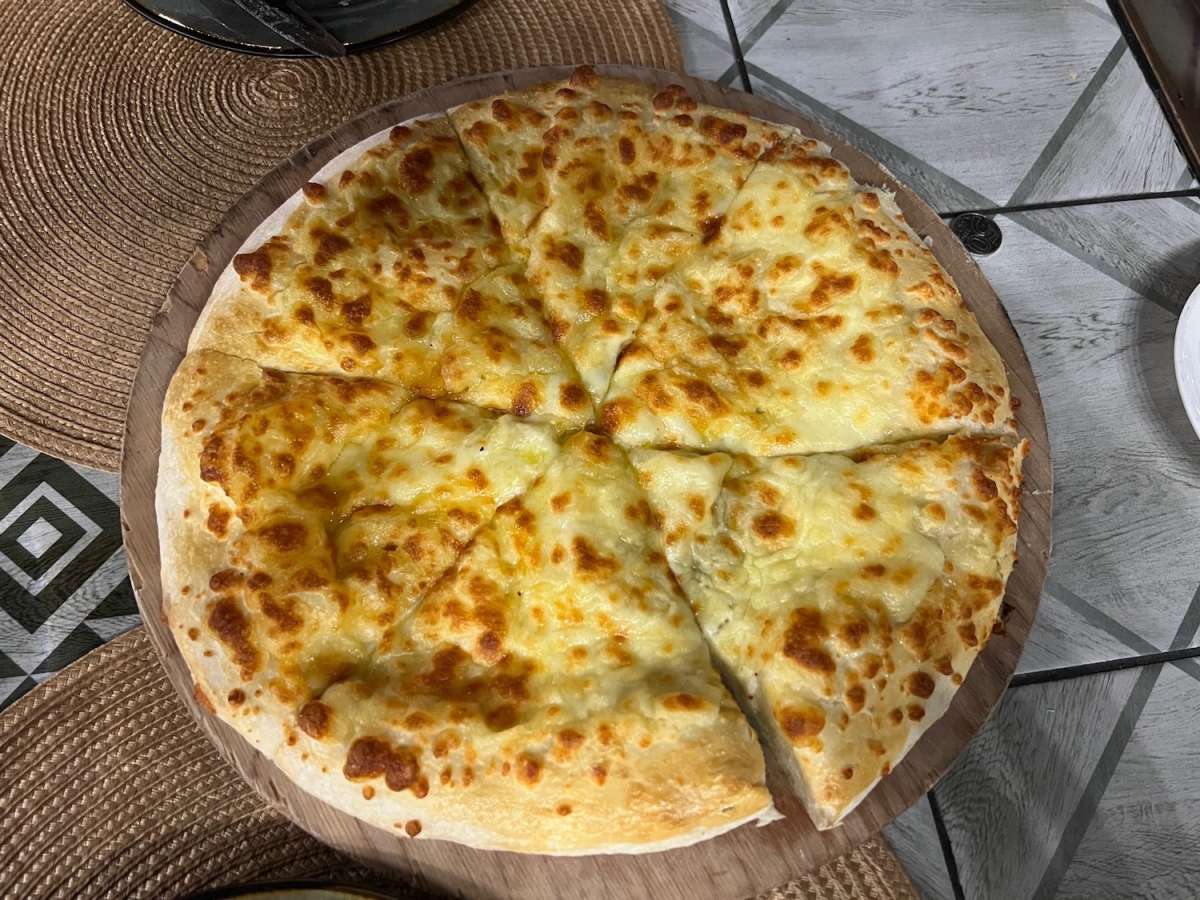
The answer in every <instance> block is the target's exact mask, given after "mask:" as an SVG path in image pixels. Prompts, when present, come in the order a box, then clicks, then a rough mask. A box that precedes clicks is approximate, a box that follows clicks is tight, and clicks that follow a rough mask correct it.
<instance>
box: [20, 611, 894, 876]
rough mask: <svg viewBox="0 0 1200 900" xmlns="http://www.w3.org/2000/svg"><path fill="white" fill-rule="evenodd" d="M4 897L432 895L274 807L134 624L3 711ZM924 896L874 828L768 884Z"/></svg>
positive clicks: (143, 633) (141, 630) (142, 632)
mask: <svg viewBox="0 0 1200 900" xmlns="http://www.w3.org/2000/svg"><path fill="white" fill-rule="evenodd" d="M0 809H2V810H4V815H3V817H0V897H21V898H26V900H35V898H44V897H62V898H67V897H71V898H75V897H79V898H92V897H121V898H125V897H178V896H182V895H185V894H189V893H192V892H195V891H198V890H202V889H207V888H214V887H221V886H226V885H234V884H244V883H248V882H256V881H270V880H283V879H307V878H320V879H334V880H337V881H339V882H341V883H345V884H358V885H363V886H371V887H373V888H375V889H376V890H382V891H386V892H388V893H390V894H394V895H395V896H397V897H406V898H407V897H420V896H428V895H427V894H424V893H419V892H416V891H415V890H414V889H413V888H411V887H409V888H406V887H405V886H404V885H402V884H400V883H397V882H395V881H394V880H393V879H391V878H389V877H388V875H387V874H385V873H380V872H375V871H371V870H369V869H367V868H365V867H363V866H362V865H360V864H359V863H357V862H355V861H354V860H351V859H349V858H348V857H345V856H342V855H341V854H339V853H337V852H335V851H333V850H331V849H329V848H328V847H325V846H324V845H322V844H320V843H318V842H317V841H316V840H315V839H314V838H312V837H310V836H309V835H307V834H305V833H304V832H303V831H301V830H300V829H299V828H297V827H296V826H295V825H293V824H291V823H290V822H289V821H288V820H286V819H285V818H283V817H282V816H281V815H280V814H278V813H276V812H274V811H273V810H271V809H270V808H269V807H268V806H267V804H266V801H264V800H263V799H262V798H261V797H259V795H258V794H256V793H255V792H254V791H252V790H251V789H250V788H249V787H248V786H247V785H245V784H244V783H243V782H242V781H241V779H239V778H238V776H237V774H236V773H235V772H234V770H233V769H232V768H231V767H230V766H229V765H228V764H227V763H226V762H224V760H222V759H221V757H220V755H219V754H218V753H217V750H216V749H215V748H214V747H213V745H212V744H211V743H210V742H209V741H208V739H207V738H205V737H204V735H203V734H202V733H201V731H200V729H199V727H198V726H197V725H196V723H195V721H194V720H193V719H192V717H191V715H190V714H189V713H188V711H187V707H186V706H184V704H183V703H182V701H181V700H180V699H179V698H178V696H177V695H176V694H175V691H174V690H173V689H172V687H171V685H170V682H168V680H167V677H166V675H165V674H164V672H163V670H162V667H161V666H160V665H159V663H158V659H157V658H156V657H155V655H154V651H153V649H152V648H151V646H150V641H149V639H148V638H147V637H146V633H145V631H144V630H143V629H141V628H138V629H136V630H135V631H132V632H130V633H129V634H127V635H124V636H123V637H120V638H117V639H116V640H114V641H112V642H111V643H109V644H107V645H105V646H104V647H101V648H100V649H98V650H96V651H94V652H92V653H89V654H88V655H87V656H85V657H83V658H82V659H81V660H79V661H78V662H76V663H75V664H74V665H72V666H71V667H70V668H68V669H66V670H65V671H63V672H62V673H60V674H59V675H58V676H56V677H55V678H53V679H51V680H50V681H48V682H47V683H46V684H44V685H43V686H42V687H40V688H38V689H36V690H34V691H31V692H30V693H29V694H27V695H26V696H25V697H23V698H22V699H21V700H19V701H18V702H17V703H16V704H14V705H13V707H12V708H11V709H9V710H7V711H6V712H5V713H4V715H2V716H0ZM866 898H870V900H916V894H915V893H914V892H913V890H912V887H911V885H910V883H909V881H908V878H907V877H906V876H905V874H904V872H903V870H902V869H901V868H900V865H899V863H898V862H897V861H896V858H895V857H894V856H893V855H892V853H891V851H889V850H888V849H887V847H886V846H884V844H883V843H882V842H881V841H879V840H875V841H870V842H868V843H866V844H863V845H862V846H861V847H860V848H858V849H857V850H855V851H854V852H853V853H849V854H847V855H845V856H842V857H839V858H838V859H835V860H833V861H832V862H830V863H827V864H826V865H825V866H823V867H822V868H820V869H818V870H816V871H815V872H812V873H809V874H807V875H804V876H802V877H800V878H798V879H797V880H795V881H792V882H789V883H788V884H786V885H784V886H782V887H779V888H776V889H775V890H773V891H769V892H768V893H766V894H763V895H761V897H760V900H866Z"/></svg>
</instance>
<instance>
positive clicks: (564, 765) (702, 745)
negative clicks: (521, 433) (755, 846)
mask: <svg viewBox="0 0 1200 900" xmlns="http://www.w3.org/2000/svg"><path fill="white" fill-rule="evenodd" d="M315 723H319V727H317V725H316V724H315ZM297 728H298V734H299V735H300V740H299V742H298V744H297V745H296V746H295V747H294V748H291V749H290V750H289V749H284V750H283V751H282V753H281V756H280V758H279V762H280V765H282V766H283V767H284V769H285V770H286V771H289V772H291V773H293V777H296V778H298V779H302V778H303V776H304V773H305V772H306V771H309V770H310V769H311V767H312V766H313V765H320V766H323V767H325V768H326V769H328V770H329V771H331V772H336V773H338V774H337V775H336V776H335V777H334V778H333V779H331V780H317V782H316V783H315V784H314V787H315V789H316V790H318V791H320V792H322V793H321V796H323V798H324V799H326V800H328V801H329V802H331V803H333V804H335V805H337V806H339V807H341V808H342V809H345V810H347V811H348V812H351V813H352V814H354V815H356V816H358V817H360V818H363V819H366V820H368V821H371V822H375V823H377V824H382V825H384V827H395V828H397V829H402V830H403V831H404V832H405V833H407V834H410V835H415V834H420V835H422V836H424V837H431V838H440V839H451V840H455V841H458V842H461V843H466V844H469V845H472V846H476V847H485V848H492V849H504V850H517V851H528V852H539V853H556V854H581V853H604V852H646V851H650V850H655V849H664V848H666V847H671V846H679V845H683V844H688V843H692V842H695V841H698V840H701V839H704V838H706V837H709V836H712V835H714V834H717V833H720V832H723V831H726V830H728V829H730V828H733V827H735V826H737V825H739V824H741V823H743V822H747V821H751V820H755V819H766V818H770V817H771V816H772V806H771V800H770V796H769V794H768V793H767V790H766V788H765V786H764V784H763V779H764V769H763V760H762V754H761V751H760V750H759V747H758V743H757V741H756V738H755V736H754V733H753V732H752V731H751V729H750V727H749V725H748V724H747V722H746V720H745V719H744V718H743V716H742V714H741V713H740V712H739V710H738V708H737V706H736V704H735V703H734V701H733V700H732V698H731V697H730V696H729V694H728V693H727V692H726V690H725V688H724V687H723V686H722V683H721V679H720V678H719V677H718V675H717V673H716V671H715V670H714V669H713V667H712V663H711V661H710V657H709V653H708V649H707V647H706V645H705V643H704V640H703V638H702V636H701V634H700V631H699V629H698V628H697V626H696V623H695V620H694V618H693V616H692V614H691V611H690V610H689V609H688V606H687V603H686V601H685V599H684V598H683V596H682V595H681V594H680V593H679V590H678V588H677V586H676V585H675V583H674V581H673V579H672V578H671V575H670V572H669V570H668V568H667V565H666V561H665V559H664V557H663V555H662V552H661V544H660V542H659V540H658V537H657V534H656V532H655V530H654V528H653V525H652V520H651V514H650V510H649V508H648V507H647V505H646V500H645V496H644V494H643V493H642V491H641V490H640V488H639V487H638V485H637V481H636V478H635V475H634V473H633V471H632V469H631V468H630V466H629V463H628V461H627V460H626V458H625V455H624V453H623V451H621V450H620V449H619V448H618V447H617V446H616V445H614V444H612V443H611V442H610V441H609V440H608V439H607V438H604V437H601V436H598V435H593V434H588V433H585V432H580V433H578V434H576V435H574V436H573V437H571V438H569V439H568V440H567V441H566V442H565V444H564V446H563V449H562V453H561V454H560V455H559V456H558V457H557V459H556V460H555V461H554V462H553V463H552V464H551V465H550V467H549V469H547V471H546V472H545V474H544V476H542V477H540V478H538V479H536V480H535V481H534V482H533V483H532V485H531V487H530V489H529V490H528V491H527V492H526V493H524V494H523V495H521V496H520V497H518V498H515V499H513V500H511V501H510V502H509V503H507V504H506V505H504V506H503V507H501V508H500V510H499V511H498V512H497V514H496V516H495V518H494V519H493V520H492V521H491V522H490V523H489V524H487V525H485V526H484V527H483V528H482V529H481V530H480V531H479V532H478V533H477V534H476V536H475V538H474V540H473V541H472V542H471V544H470V546H469V547H468V548H467V550H466V552H465V553H464V554H463V556H462V557H461V559H460V560H459V561H458V563H457V565H456V566H455V568H454V569H453V571H451V572H450V573H448V574H447V575H446V577H445V578H443V579H442V580H441V581H440V582H439V583H438V584H437V585H436V586H435V587H434V588H433V589H432V590H431V591H430V592H429V593H428V594H427V596H426V597H425V599H424V600H423V601H422V602H421V604H420V606H419V607H418V608H417V609H416V611H415V612H414V614H413V616H412V617H411V619H410V620H409V621H408V622H407V623H405V625H404V627H402V628H400V629H398V637H397V640H396V642H395V645H394V646H393V647H392V648H390V650H389V652H388V653H385V654H382V655H380V656H379V657H377V658H376V659H375V660H374V661H373V662H372V665H371V667H370V669H369V670H368V671H366V672H364V673H363V674H362V675H361V676H360V677H358V678H353V679H348V680H346V681H344V682H341V683H338V684H336V685H334V686H332V687H331V688H330V689H329V690H327V691H326V692H325V693H324V694H323V695H322V696H321V697H320V699H319V700H318V701H315V702H314V704H312V705H310V706H309V707H306V710H305V711H302V712H301V717H300V720H299V722H298V726H297ZM305 783H309V782H308V781H307V779H305Z"/></svg>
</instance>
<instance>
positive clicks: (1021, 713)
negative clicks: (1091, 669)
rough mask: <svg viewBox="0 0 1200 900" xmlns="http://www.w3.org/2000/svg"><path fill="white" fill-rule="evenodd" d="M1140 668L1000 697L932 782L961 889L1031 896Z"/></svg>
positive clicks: (1001, 897) (1015, 898)
mask: <svg viewBox="0 0 1200 900" xmlns="http://www.w3.org/2000/svg"><path fill="white" fill-rule="evenodd" d="M1141 671H1142V670H1138V669H1133V670H1125V671H1121V672H1111V673H1105V674H1102V675H1092V676H1088V677H1085V678H1073V679H1069V680H1065V681H1057V682H1052V683H1049V684H1041V685H1030V686H1027V687H1021V688H1015V689H1012V690H1009V691H1008V692H1007V693H1006V694H1005V695H1004V698H1003V700H1002V701H1001V703H1000V706H999V708H998V709H997V710H996V712H995V713H994V714H993V715H992V717H991V719H989V720H988V722H987V724H986V725H985V726H984V727H983V730H982V731H981V732H980V733H979V734H978V735H977V736H976V737H975V739H974V740H973V741H972V742H971V744H970V745H969V746H968V748H967V750H966V751H965V752H964V753H963V755H962V756H961V757H959V759H958V761H957V762H956V763H955V764H954V766H953V768H952V769H951V770H950V772H949V773H948V774H947V775H946V777H944V778H943V779H942V780H941V782H940V783H939V784H938V786H937V788H936V789H935V794H936V796H937V799H938V803H939V805H940V807H941V812H942V816H943V818H944V821H945V823H946V831H947V834H948V835H949V838H950V844H951V846H952V847H953V850H954V857H955V861H956V863H957V865H958V873H959V879H960V881H961V884H962V886H963V891H964V894H965V896H967V897H969V898H971V900H1025V898H1029V897H1032V896H1034V893H1035V891H1036V890H1037V888H1038V886H1039V884H1040V883H1041V881H1042V877H1043V873H1044V872H1045V869H1046V867H1047V866H1048V865H1049V864H1050V863H1051V862H1052V860H1053V859H1054V855H1055V851H1056V849H1057V847H1058V846H1059V843H1060V839H1061V838H1062V835H1063V832H1064V831H1065V830H1067V829H1068V828H1069V826H1070V825H1071V823H1072V820H1073V818H1074V817H1075V815H1076V810H1077V809H1078V808H1079V806H1080V801H1081V800H1083V799H1085V796H1086V792H1087V789H1088V785H1089V782H1090V781H1091V777H1092V773H1093V770H1094V769H1095V767H1096V765H1097V763H1098V762H1099V761H1100V760H1101V758H1102V757H1103V756H1104V751H1105V748H1106V747H1107V746H1108V745H1109V743H1110V739H1111V736H1112V735H1113V733H1114V730H1115V729H1116V728H1117V727H1118V725H1119V724H1120V722H1121V718H1122V710H1123V709H1124V708H1125V705H1126V700H1127V699H1128V698H1129V697H1130V695H1131V693H1132V692H1133V689H1134V687H1135V685H1136V684H1137V683H1138V678H1139V672H1141Z"/></svg>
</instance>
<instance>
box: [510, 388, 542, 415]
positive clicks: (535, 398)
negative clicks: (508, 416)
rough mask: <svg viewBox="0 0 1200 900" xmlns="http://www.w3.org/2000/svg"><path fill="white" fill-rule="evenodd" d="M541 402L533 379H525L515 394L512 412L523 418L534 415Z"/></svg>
mask: <svg viewBox="0 0 1200 900" xmlns="http://www.w3.org/2000/svg"><path fill="white" fill-rule="evenodd" d="M540 402H541V398H540V397H539V395H538V389H537V385H536V384H534V383H533V382H532V381H523V382H521V384H520V386H518V388H517V391H516V393H515V394H513V399H512V407H511V409H512V414H513V415H514V416H520V417H521V418H525V417H526V416H530V415H533V413H534V411H535V410H537V408H538V405H539V403H540Z"/></svg>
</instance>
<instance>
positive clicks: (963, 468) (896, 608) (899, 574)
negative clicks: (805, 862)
mask: <svg viewBox="0 0 1200 900" xmlns="http://www.w3.org/2000/svg"><path fill="white" fill-rule="evenodd" d="M1024 452H1025V445H1024V444H1021V445H1018V446H1016V447H1014V446H1010V445H1008V444H1005V443H998V442H992V441H988V440H985V439H980V438H975V437H962V436H955V437H951V438H949V439H947V440H945V441H942V442H934V441H924V442H917V443H911V444H906V445H898V446H893V447H885V448H880V449H876V450H868V451H862V452H860V453H857V454H854V455H851V456H842V455H834V454H820V455H814V456H789V457H781V458H775V459H751V458H749V457H730V456H727V455H724V454H712V455H707V456H701V455H690V454H683V453H677V452H673V451H656V450H639V451H634V452H633V460H634V463H635V465H636V466H637V468H638V470H639V474H640V478H641V481H642V483H643V485H644V486H645V487H646V489H647V491H648V494H649V497H650V500H651V505H652V506H653V507H654V509H655V512H656V515H657V516H658V517H659V521H660V522H661V524H662V529H663V533H664V536H665V537H664V540H665V542H666V546H667V555H668V557H669V558H670V560H671V564H672V567H673V569H674V571H675V572H676V573H677V575H678V577H679V580H680V582H681V583H682V584H683V586H684V588H685V590H686V591H687V594H688V596H689V598H690V600H691V603H692V605H693V607H694V608H695V610H696V613H697V616H698V618H699V620H700V624H701V626H702V628H703V629H704V631H705V633H706V635H707V636H708V638H709V640H710V641H711V643H712V646H713V648H714V651H715V652H716V654H717V656H718V657H719V658H720V660H721V661H722V664H723V665H724V666H725V667H726V668H727V669H728V671H729V672H730V673H731V674H732V675H733V676H734V678H735V679H736V681H737V683H738V684H739V685H740V688H741V691H742V692H743V693H744V695H745V697H744V699H746V700H747V702H748V703H749V708H750V709H751V710H752V711H753V715H754V717H755V719H756V724H758V726H759V727H760V729H761V731H762V733H763V734H764V735H765V736H766V737H767V738H768V742H769V743H770V744H771V745H772V746H773V747H774V749H775V750H776V754H777V756H778V758H779V759H780V760H781V761H782V762H783V763H784V765H785V767H786V769H787V771H788V772H789V773H790V774H791V776H792V781H793V784H794V785H795V787H796V789H797V791H798V793H799V794H800V796H801V797H802V798H803V800H804V801H805V804H806V807H807V809H808V812H809V814H810V816H811V817H812V819H813V821H814V823H815V824H816V825H817V826H818V827H819V828H830V827H832V826H834V825H836V824H837V823H838V822H839V821H841V819H842V818H843V817H844V816H845V815H846V814H847V813H848V812H850V811H851V810H852V809H854V807H855V806H856V805H857V804H858V803H859V802H860V801H861V800H862V799H863V797H865V796H866V794H867V793H868V792H869V791H870V790H871V788H872V787H874V786H875V784H876V783H878V781H879V780H880V779H881V778H882V777H883V776H885V775H887V773H888V772H889V771H890V770H891V769H892V768H893V767H895V766H896V765H897V764H898V763H899V762H900V761H901V760H902V759H903V757H904V754H905V753H907V752H908V750H909V748H911V747H912V746H913V744H914V743H915V742H916V741H917V739H918V738H919V737H920V736H921V735H922V734H923V733H924V732H925V731H926V730H927V729H928V728H929V727H930V726H931V725H932V724H933V723H934V722H936V721H937V720H938V718H939V717H940V716H941V715H942V714H943V713H944V712H945V710H946V708H947V707H948V706H949V703H950V700H951V698H952V697H953V695H954V692H955V690H957V688H958V686H959V685H960V684H962V681H963V678H964V677H965V676H966V674H967V670H968V669H969V668H970V666H971V663H972V661H973V660H974V659H975V657H976V655H978V653H979V652H980V650H981V649H982V648H983V645H984V644H985V643H986V642H987V640H988V637H989V636H990V635H991V633H992V628H993V625H994V623H995V621H996V617H997V612H998V610H999V608H1000V602H1001V598H1002V597H1003V595H1004V586H1005V582H1006V580H1007V578H1008V575H1009V572H1010V571H1011V569H1012V566H1013V560H1014V553H1015V547H1016V532H1017V518H1018V502H1019V493H1020V466H1021V460H1022V457H1023V455H1024Z"/></svg>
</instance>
